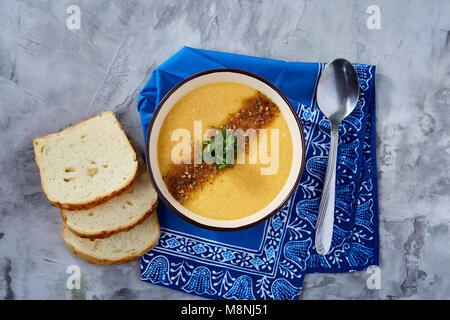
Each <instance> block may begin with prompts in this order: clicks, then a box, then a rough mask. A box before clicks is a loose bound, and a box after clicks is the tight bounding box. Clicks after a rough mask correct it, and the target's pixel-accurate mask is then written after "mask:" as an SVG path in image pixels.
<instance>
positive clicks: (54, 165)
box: [33, 111, 160, 265]
mask: <svg viewBox="0 0 450 320" xmlns="http://www.w3.org/2000/svg"><path fill="white" fill-rule="evenodd" d="M33 145H34V153H35V159H36V163H37V165H38V167H39V171H40V175H41V184H42V189H43V190H44V193H45V194H46V196H47V198H48V199H49V201H50V202H51V204H53V205H54V206H57V207H59V208H60V210H61V215H62V218H63V221H64V224H63V230H62V238H63V240H64V243H65V244H66V246H67V248H68V249H69V250H70V251H71V252H72V253H73V254H74V255H76V256H78V257H80V258H82V259H84V260H86V261H88V262H90V263H94V264H99V265H107V264H120V263H125V262H129V261H132V260H134V259H136V258H138V257H140V256H141V255H143V254H144V253H145V252H147V251H148V250H150V249H151V248H152V247H153V246H154V245H155V244H156V242H157V241H158V239H159V235H160V229H159V223H158V217H157V214H156V212H155V210H156V204H157V195H156V192H155V190H154V188H153V186H152V184H151V182H150V179H149V176H148V172H147V169H146V166H145V163H144V161H143V159H142V156H140V154H139V151H138V150H137V148H134V147H133V146H132V144H131V143H130V141H129V140H128V138H127V136H126V135H125V133H124V132H123V130H122V128H121V127H120V124H119V122H118V121H117V119H116V117H115V116H114V113H113V112H111V111H108V112H104V113H102V114H100V115H98V116H96V117H93V118H91V119H88V120H86V121H83V122H80V123H78V124H76V125H74V126H72V127H68V128H66V129H64V130H62V131H61V132H58V133H54V134H50V135H48V136H45V137H41V138H37V139H35V140H34V141H33Z"/></svg>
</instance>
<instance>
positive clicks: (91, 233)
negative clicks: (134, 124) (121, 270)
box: [61, 149, 157, 239]
mask: <svg viewBox="0 0 450 320" xmlns="http://www.w3.org/2000/svg"><path fill="white" fill-rule="evenodd" d="M136 155H137V159H138V163H139V165H138V174H137V176H136V179H135V181H134V183H133V185H132V186H131V187H130V188H129V189H128V190H127V191H125V192H124V193H122V194H121V195H119V196H117V197H114V198H112V199H110V200H108V201H107V202H105V203H103V204H100V205H99V206H97V207H94V208H91V209H87V210H77V211H70V210H65V209H61V214H62V217H63V220H64V223H65V224H66V227H68V228H70V230H71V231H72V232H73V233H75V234H76V235H77V236H79V237H82V238H90V239H99V238H105V237H108V236H110V235H112V234H114V233H117V232H122V231H126V230H129V229H131V228H133V227H134V226H136V225H138V224H139V223H141V222H142V221H143V220H144V218H145V217H146V216H147V215H149V214H150V213H151V212H152V211H153V210H154V209H155V208H156V204H157V195H156V191H155V189H154V188H153V185H152V184H151V182H150V177H149V175H148V172H147V167H146V166H145V162H144V160H143V159H142V156H141V155H140V154H139V151H138V150H137V149H136Z"/></svg>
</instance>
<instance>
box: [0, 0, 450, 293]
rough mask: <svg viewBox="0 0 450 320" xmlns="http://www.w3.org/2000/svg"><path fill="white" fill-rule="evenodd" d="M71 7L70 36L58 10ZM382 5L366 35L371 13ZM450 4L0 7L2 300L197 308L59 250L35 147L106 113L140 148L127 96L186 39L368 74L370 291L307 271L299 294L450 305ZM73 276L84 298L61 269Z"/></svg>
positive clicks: (360, 275)
mask: <svg viewBox="0 0 450 320" xmlns="http://www.w3.org/2000/svg"><path fill="white" fill-rule="evenodd" d="M71 4H77V5H79V7H80V9H81V29H80V30H69V29H68V28H67V27H66V19H67V17H68V16H69V15H68V14H67V13H66V9H67V7H68V6H69V5H71ZM373 4H376V5H378V6H379V7H380V8H381V29H374V30H369V29H368V28H367V24H366V20H367V18H368V17H369V14H368V13H366V9H367V7H368V6H369V5H373ZM449 13H450V1H446V0H442V1H437V0H436V1H416V0H411V1H406V0H400V1H390V0H384V1H376V0H370V1H365V0H363V1H356V0H355V1H301V0H298V1H292V0H285V1H267V0H264V1H263V0H260V1H244V0H242V1H237V0H236V1H234V0H230V1H218V0H217V1H137V0H135V1H121V0H120V1H119V0H117V1H82V0H78V1H66V0H64V1H56V0H54V1H31V0H28V1H12V0H7V1H2V9H1V10H0V150H1V151H0V176H1V183H0V298H6V299H129V298H132V299H191V298H192V299H195V298H196V297H195V296H191V295H187V294H183V293H181V292H178V291H174V290H170V289H167V288H162V287H159V286H153V285H150V284H147V283H143V282H141V281H140V280H139V267H138V262H136V261H135V262H133V263H129V264H126V265H121V266H108V267H97V266H92V265H89V264H87V263H85V262H83V261H81V260H78V259H77V258H75V257H74V256H72V255H71V254H70V253H69V252H68V251H67V250H66V249H65V247H64V245H63V243H62V240H61V237H60V233H61V225H62V222H61V218H60V216H59V212H58V210H57V209H56V208H54V207H52V206H50V204H49V202H48V201H47V200H46V198H45V196H44V194H43V193H42V190H41V187H40V179H39V174H38V169H37V167H36V165H35V163H34V156H33V146H32V139H33V138H35V137H38V136H41V135H45V134H48V133H51V132H54V131H57V130H60V129H62V128H64V127H66V126H68V125H69V124H73V123H76V122H78V121H80V120H83V119H85V118H87V117H88V116H91V115H94V114H97V113H99V112H101V111H104V110H107V109H112V110H113V111H115V112H116V113H117V115H118V117H119V119H120V121H121V123H122V124H123V126H124V129H125V131H126V132H127V133H128V134H129V135H130V136H131V137H132V138H133V139H135V140H136V141H137V142H138V143H139V145H140V147H141V150H142V149H143V145H144V139H143V135H142V131H141V127H140V122H139V118H138V113H137V111H136V99H137V95H138V93H139V91H140V89H141V88H142V87H143V85H144V84H145V82H146V81H147V79H148V78H149V76H150V74H151V72H152V71H153V70H154V68H155V67H156V66H157V65H158V64H160V63H162V62H163V61H164V60H165V59H167V58H168V57H170V56H171V55H172V54H174V53H175V52H176V51H178V50H179V49H180V48H181V47H182V46H183V45H188V46H193V47H198V48H204V49H212V50H222V51H228V52H234V53H242V54H249V55H256V56H262V57H270V58H277V59H284V60H288V61H314V62H317V61H322V62H327V61H330V60H331V59H332V58H335V57H346V58H347V59H349V60H351V61H353V62H359V63H368V64H375V65H377V82H376V85H377V104H378V107H377V108H378V110H377V112H378V114H377V131H378V134H377V147H378V149H377V152H378V157H377V158H378V159H377V160H378V166H379V184H380V186H379V188H380V190H379V191H380V194H379V200H380V234H381V243H380V245H381V257H380V259H381V288H380V289H368V288H367V286H366V281H367V278H368V277H369V274H368V273H366V272H364V271H362V272H357V273H351V274H309V275H307V277H306V280H305V283H304V289H303V292H302V296H301V298H302V299H421V298H425V299H449V298H450V249H449V243H450V215H449V214H450V212H449V206H450V199H449V193H450V192H449V191H450V186H449V183H450V179H449V154H450V136H449V130H448V127H449V126H450V123H449V110H450V19H449V18H448V14H449ZM72 264H77V265H79V266H80V267H81V273H82V281H81V289H80V290H75V291H73V290H68V289H67V288H66V281H67V277H68V274H67V273H66V268H67V266H69V265H72Z"/></svg>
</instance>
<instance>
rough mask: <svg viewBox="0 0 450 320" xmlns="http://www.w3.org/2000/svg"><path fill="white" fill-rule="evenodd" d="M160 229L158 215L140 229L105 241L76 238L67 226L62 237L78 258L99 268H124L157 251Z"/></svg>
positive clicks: (143, 223)
mask: <svg viewBox="0 0 450 320" xmlns="http://www.w3.org/2000/svg"><path fill="white" fill-rule="evenodd" d="M159 235H160V228H159V223H158V216H157V214H156V211H154V212H152V213H151V214H150V216H148V217H147V218H145V220H144V222H142V223H141V224H139V225H137V226H136V227H134V228H132V229H130V230H128V231H124V232H119V233H116V234H113V235H112V236H110V237H108V238H104V239H96V240H89V239H86V238H80V237H78V236H77V235H75V234H74V233H73V232H72V231H70V229H69V228H67V227H66V226H65V225H64V226H63V230H62V237H63V240H64V243H65V244H66V247H67V248H68V249H69V251H71V252H72V253H73V254H74V255H75V256H77V257H79V258H81V259H83V260H86V261H87V262H89V263H92V264H97V265H108V264H122V263H126V262H130V261H133V260H135V259H137V258H139V257H140V256H142V255H143V254H144V253H146V252H147V251H148V250H150V249H151V248H153V246H154V245H155V244H156V242H157V241H158V239H159Z"/></svg>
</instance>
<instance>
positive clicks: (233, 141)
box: [202, 127, 237, 169]
mask: <svg viewBox="0 0 450 320" xmlns="http://www.w3.org/2000/svg"><path fill="white" fill-rule="evenodd" d="M221 134H222V145H220V140H219V139H214V140H206V141H203V142H202V145H203V150H204V152H207V153H209V154H211V156H213V157H215V150H216V146H217V144H219V146H218V148H222V150H223V152H222V157H221V159H220V160H219V161H217V160H218V159H216V161H214V165H215V166H217V167H218V168H219V169H223V168H226V167H228V166H232V164H231V163H230V164H228V163H227V154H228V153H229V152H233V158H234V157H235V156H236V154H237V138H236V137H235V136H234V135H229V136H227V129H226V128H225V127H223V128H222V130H221Z"/></svg>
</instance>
